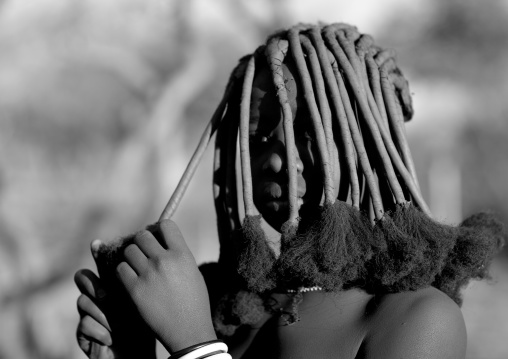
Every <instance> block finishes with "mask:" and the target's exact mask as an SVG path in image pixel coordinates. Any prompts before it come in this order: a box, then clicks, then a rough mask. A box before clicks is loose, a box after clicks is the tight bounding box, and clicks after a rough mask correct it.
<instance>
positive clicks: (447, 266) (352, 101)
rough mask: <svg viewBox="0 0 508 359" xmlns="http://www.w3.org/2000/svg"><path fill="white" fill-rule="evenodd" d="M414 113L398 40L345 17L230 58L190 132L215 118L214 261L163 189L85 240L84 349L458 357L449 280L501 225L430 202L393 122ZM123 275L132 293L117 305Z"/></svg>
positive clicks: (457, 316) (460, 341) (472, 273)
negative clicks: (393, 44)
mask: <svg viewBox="0 0 508 359" xmlns="http://www.w3.org/2000/svg"><path fill="white" fill-rule="evenodd" d="M412 114H413V110H412V106H411V97H410V92H409V89H408V85H407V81H406V80H405V78H404V77H403V75H402V73H401V71H400V69H399V68H398V67H397V66H396V64H395V61H394V55H393V52H392V51H389V50H384V49H382V48H380V47H378V46H377V45H375V44H374V43H373V40H372V38H371V37H370V36H368V35H363V34H360V33H359V32H358V31H357V30H356V28H354V27H352V26H349V25H347V24H331V25H315V26H313V25H302V24H299V25H296V26H294V27H292V28H291V29H288V30H286V31H281V32H278V33H276V34H274V35H272V36H270V37H269V39H268V40H267V43H266V44H265V45H263V46H261V47H260V48H258V49H257V50H256V51H255V52H254V53H253V54H252V55H249V56H246V57H245V58H243V59H241V60H240V64H239V66H238V67H237V68H236V69H235V70H234V71H233V74H232V77H231V80H230V83H229V84H228V87H227V89H226V94H225V97H224V100H223V101H222V102H221V104H220V105H219V108H218V110H217V111H216V114H215V115H214V118H212V121H211V122H210V125H209V128H208V130H207V131H208V132H206V133H205V136H204V137H203V138H204V139H207V138H208V137H209V136H210V134H211V133H213V132H214V131H216V132H217V138H216V160H215V171H214V183H215V198H216V209H217V218H218V229H219V237H220V241H221V255H220V258H219V261H218V263H217V264H208V265H205V266H203V267H202V268H201V269H202V270H201V272H200V271H199V270H198V267H197V265H196V262H195V260H194V258H193V256H192V254H191V253H190V251H189V249H188V248H187V246H186V244H185V241H184V239H183V237H182V235H181V234H180V232H179V230H178V227H177V225H176V224H175V223H174V222H172V221H170V220H167V219H165V218H166V217H168V215H170V213H171V211H172V210H173V209H174V208H175V207H176V202H175V201H173V200H172V201H171V202H170V205H169V206H168V208H169V212H168V211H165V212H164V213H163V216H162V219H161V220H160V221H159V222H158V223H156V224H155V225H153V226H150V227H149V228H148V230H145V231H142V232H139V233H137V234H135V235H133V236H131V237H129V238H128V239H126V240H124V241H123V242H122V243H120V244H115V245H104V244H102V243H100V242H94V243H93V244H92V252H93V254H94V257H95V258H96V260H97V261H98V266H99V274H100V279H99V277H98V276H96V275H95V274H94V273H92V272H91V271H89V270H81V271H79V272H78V273H76V277H75V279H76V283H77V285H78V287H79V288H80V290H81V292H82V295H81V296H80V297H79V299H78V309H79V311H80V314H81V320H80V323H79V326H78V333H77V336H78V342H79V344H80V346H81V348H82V349H83V350H84V351H85V353H86V354H87V355H88V356H89V357H91V358H92V357H95V358H124V357H125V358H130V357H132V358H135V357H143V358H150V357H154V356H155V352H154V345H153V344H154V338H157V339H158V340H160V341H161V343H162V344H163V345H164V346H165V347H166V348H167V349H168V351H169V352H170V353H172V357H177V358H180V357H185V358H205V357H210V358H222V357H228V355H231V356H232V357H233V358H378V359H381V358H399V357H400V358H429V359H430V358H463V357H464V355H465V348H466V332H465V326H464V321H463V318H462V314H461V312H460V308H459V306H458V305H460V304H461V297H460V288H461V287H462V286H464V285H465V284H466V283H467V282H468V281H469V280H470V279H471V278H484V277H485V276H487V266H488V263H489V261H490V259H491V258H492V256H493V255H494V254H495V253H496V251H497V250H499V248H500V246H501V243H502V226H501V225H500V224H499V223H498V222H497V221H496V220H495V219H493V218H492V217H490V216H489V215H487V214H478V215H475V216H473V217H471V218H469V219H467V220H466V221H464V222H463V224H461V226H459V227H451V226H447V225H442V224H439V223H437V222H435V221H434V220H432V219H431V218H430V213H429V211H428V208H427V206H426V204H425V202H424V200H423V199H422V196H421V193H420V190H419V185H418V181H417V178H416V174H415V171H414V166H413V163H412V159H411V155H410V153H409V147H408V145H407V142H406V138H405V131H404V128H403V126H404V121H407V120H409V119H410V118H411V117H412ZM238 137H239V143H240V157H241V174H242V183H243V186H242V189H241V191H242V194H243V205H244V213H245V215H244V218H243V220H241V219H240V212H241V211H240V210H239V209H238V198H237V188H236V177H235V163H236V146H237V138H238ZM200 147H203V146H200ZM199 151H200V150H199V148H198V152H199ZM198 157H199V156H198ZM193 161H194V160H193ZM193 167H195V163H194V162H193V163H191V165H190V166H189V168H190V170H189V171H192V168H193ZM189 173H190V172H189ZM188 177H189V176H184V179H185V178H188ZM184 181H187V179H185V180H184ZM182 187H183V188H184V187H185V185H183V186H182ZM179 188H180V187H179ZM179 191H180V189H178V190H177V193H176V195H175V196H174V198H179V195H178V194H179ZM176 201H178V200H176ZM263 221H265V222H266V223H267V224H268V225H269V226H271V227H273V228H274V229H275V230H277V231H278V232H280V233H281V240H280V243H271V242H270V241H268V240H267V238H266V235H265V233H264V230H263V228H264V227H263V225H262V222H263ZM108 253H109V254H108ZM111 253H116V254H118V256H117V257H115V256H112V255H111ZM104 258H106V259H105V260H106V261H108V260H109V261H110V262H109V264H107V265H108V266H109V267H110V268H111V267H113V268H114V269H115V271H116V274H117V278H118V280H119V282H120V283H121V287H115V284H114V283H113V282H114V281H112V280H109V279H108V278H109V277H110V276H111V274H108V272H107V271H106V270H101V268H104V267H105V265H104V263H103V262H104ZM101 272H102V273H101ZM205 279H206V284H205ZM112 283H113V284H112ZM124 290H125V293H126V296H125V297H124V301H125V300H128V301H129V305H131V304H133V306H132V308H130V309H129V308H128V309H125V308H124V309H122V310H119V309H118V308H115V307H118V306H119V305H120V304H122V303H120V301H121V300H122V299H121V293H122V292H123V291H124ZM125 293H124V294H125ZM211 308H212V309H211ZM217 336H219V337H220V338H222V339H223V340H224V341H225V342H226V344H227V346H228V348H225V346H223V344H221V343H220V342H218V341H217ZM226 350H228V352H229V354H226V353H225V352H226Z"/></svg>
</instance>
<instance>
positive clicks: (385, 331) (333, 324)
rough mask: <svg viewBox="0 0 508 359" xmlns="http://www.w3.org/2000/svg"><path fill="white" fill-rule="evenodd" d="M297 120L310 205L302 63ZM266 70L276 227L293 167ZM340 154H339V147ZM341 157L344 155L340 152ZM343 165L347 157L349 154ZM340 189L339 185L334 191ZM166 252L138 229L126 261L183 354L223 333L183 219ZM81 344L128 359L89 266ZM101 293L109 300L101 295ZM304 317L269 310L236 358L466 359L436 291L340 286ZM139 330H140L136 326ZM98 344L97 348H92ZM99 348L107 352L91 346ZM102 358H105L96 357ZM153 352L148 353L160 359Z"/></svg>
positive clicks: (462, 340)
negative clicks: (379, 291) (376, 291)
mask: <svg viewBox="0 0 508 359" xmlns="http://www.w3.org/2000/svg"><path fill="white" fill-rule="evenodd" d="M283 70H284V74H285V76H286V78H287V80H288V81H287V84H288V88H289V90H290V91H289V92H288V95H289V100H290V104H291V107H292V110H294V111H293V117H294V118H293V120H294V123H295V140H296V147H297V150H298V154H297V165H298V195H299V197H300V204H301V209H300V210H301V211H300V213H302V212H303V213H305V211H306V210H312V209H315V208H316V207H317V206H318V205H319V204H320V203H321V202H322V174H321V170H320V165H319V155H318V153H317V151H316V146H315V144H314V143H313V141H314V140H313V129H312V125H311V121H310V119H309V118H308V115H307V113H306V111H305V110H302V109H304V108H305V106H304V105H303V104H302V99H301V92H299V91H300V88H299V85H298V83H297V81H296V80H295V77H294V76H293V73H294V70H293V68H292V67H291V66H290V67H287V66H284V67H283ZM269 81H271V80H270V77H269V74H268V72H267V71H261V72H260V73H259V74H258V75H257V76H256V78H255V81H254V88H253V92H252V104H251V124H250V134H251V166H252V178H253V185H254V186H253V188H254V198H255V205H256V207H257V208H258V210H259V211H260V213H261V214H262V215H263V217H264V218H265V219H266V220H267V222H268V223H269V224H270V225H271V226H272V227H274V228H275V229H280V226H281V224H282V223H283V222H284V221H285V220H286V219H287V216H288V211H287V200H286V199H287V185H286V183H287V174H286V168H285V160H284V157H285V155H284V153H285V152H284V134H283V131H282V128H281V122H282V118H281V111H280V108H279V106H278V103H277V99H276V97H275V94H274V93H273V91H270V90H269V88H270V86H268V84H269ZM338 152H340V151H338ZM334 157H335V158H339V159H340V157H339V156H338V155H337V156H334ZM340 162H341V161H336V162H335V163H334V164H333V167H334V169H335V171H334V180H335V183H336V184H344V183H345V182H346V181H343V180H342V178H341V174H342V173H344V172H346V171H340ZM342 162H343V161H342ZM335 190H336V193H340V192H341V191H340V187H339V186H337V188H336V189H335ZM160 226H161V233H162V240H163V241H164V242H163V243H166V245H167V248H168V249H164V248H163V247H162V246H161V245H160V244H159V243H158V241H157V239H155V237H154V236H153V235H152V234H151V233H149V232H146V231H145V232H141V233H139V234H138V235H137V236H136V238H135V241H134V244H132V245H130V246H129V247H127V249H126V250H125V262H122V263H121V264H120V265H119V266H118V268H117V271H118V278H119V280H120V281H121V282H122V283H123V284H124V286H125V288H126V290H127V292H128V294H129V296H130V297H131V299H132V300H133V302H134V304H135V306H136V308H137V309H138V311H139V313H140V315H141V317H142V319H143V320H144V321H145V322H146V323H147V325H148V327H149V328H150V329H151V330H152V331H153V333H154V334H155V336H156V337H157V338H158V339H159V340H160V341H161V343H162V344H163V345H164V346H165V347H166V348H167V349H168V350H169V351H170V352H174V351H177V350H180V349H182V348H185V347H188V346H190V345H193V344H197V343H200V342H204V341H208V340H212V339H215V338H216V336H215V333H214V331H213V325H212V321H211V314H210V307H209V304H208V293H207V289H206V286H205V284H204V281H203V278H202V276H201V274H200V272H199V270H198V267H197V265H196V262H195V260H194V258H193V256H192V254H191V252H190V250H189V249H188V247H187V246H186V244H185V241H184V239H183V237H182V235H181V233H180V231H179V230H178V227H177V225H176V224H175V223H174V222H172V221H170V220H166V221H162V222H161V223H160ZM76 283H77V285H78V288H79V289H80V291H81V293H82V295H81V296H80V298H79V299H78V308H79V313H80V318H81V319H80V323H79V326H78V332H77V336H78V343H79V345H80V347H81V348H82V349H83V351H84V352H85V353H87V355H88V356H89V357H90V358H99V359H104V358H108V359H109V358H123V357H128V356H122V355H120V354H117V353H121V352H122V351H121V350H118V348H121V347H122V346H123V345H124V344H125V343H121V342H120V343H118V342H114V341H112V340H111V338H112V336H111V330H110V328H111V326H110V325H109V324H111V323H108V320H107V318H106V317H105V316H104V314H103V312H102V311H101V302H102V301H104V300H105V299H104V298H107V294H106V295H102V294H103V293H104V291H105V289H106V288H101V286H100V280H99V278H97V277H96V276H95V274H93V273H92V272H90V271H88V270H82V271H80V272H78V273H77V274H76ZM272 297H273V299H274V301H273V302H274V303H275V304H274V307H273V309H274V310H275V311H277V310H278V309H279V308H282V309H283V310H288V308H289V307H290V306H291V302H292V298H291V296H289V295H286V294H277V293H275V294H273V295H272ZM101 298H102V299H101ZM299 315H300V316H301V320H300V321H299V322H298V323H295V324H293V325H291V326H287V325H285V321H284V319H283V318H282V317H280V316H279V315H269V314H267V315H266V316H265V317H264V318H263V319H262V320H261V321H260V322H259V323H258V324H257V325H255V326H253V328H252V329H250V330H249V331H247V332H243V333H242V334H241V335H237V336H235V337H233V338H231V339H229V340H228V341H227V344H228V346H229V352H230V353H231V355H232V356H233V358H242V359H248V358H306V359H308V358H340V359H353V358H356V359H396V358H404V359H461V358H464V356H465V349H466V330H465V324H464V320H463V317H462V313H461V311H460V309H459V307H458V306H457V305H456V304H455V303H454V302H453V301H452V300H451V299H450V298H449V297H447V296H446V295H445V294H444V293H442V292H440V291H439V290H437V289H435V288H432V287H430V288H426V289H422V290H418V291H414V292H404V293H394V294H388V295H382V296H381V295H377V296H376V295H371V294H367V293H365V292H363V291H361V290H357V289H352V290H347V291H342V292H339V293H322V292H310V293H305V294H304V299H303V302H302V303H301V304H300V305H299ZM133 330H134V329H133ZM91 343H98V345H91ZM93 348H98V349H94V350H95V352H97V353H98V354H93V353H91V349H93ZM93 355H96V356H93ZM153 355H154V353H153V352H147V353H146V355H145V356H143V357H145V358H151V357H153Z"/></svg>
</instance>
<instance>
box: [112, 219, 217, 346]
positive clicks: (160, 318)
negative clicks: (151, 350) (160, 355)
mask: <svg viewBox="0 0 508 359" xmlns="http://www.w3.org/2000/svg"><path fill="white" fill-rule="evenodd" d="M158 226H159V228H156V229H155V230H154V231H153V233H156V235H157V236H158V237H159V236H160V238H157V239H156V238H155V236H154V234H152V233H151V232H149V231H143V232H140V233H139V234H137V235H136V236H135V238H134V243H133V244H130V245H129V246H127V247H126V248H125V251H124V258H125V262H121V263H120V264H119V265H118V267H117V274H118V277H119V279H120V281H121V282H122V283H123V285H124V286H125V289H126V291H127V293H128V294H129V296H130V297H131V299H132V301H133V302H134V304H135V306H136V307H137V309H138V311H139V314H140V315H141V317H142V318H143V320H144V321H145V322H146V323H147V325H148V326H149V327H150V328H151V330H152V331H153V332H154V333H155V335H156V336H157V338H158V339H159V340H160V341H161V343H162V344H163V345H164V346H165V347H166V349H168V351H169V352H170V353H171V352H175V351H178V350H180V349H183V348H186V347H188V346H191V345H194V344H196V343H200V342H205V341H209V340H213V339H216V335H215V332H214V329H213V325H212V319H211V315H210V305H209V300H208V292H207V289H206V285H205V282H204V280H203V277H202V275H201V273H200V272H199V269H198V267H197V265H196V261H195V259H194V257H193V255H192V253H191V252H190V250H189V248H188V247H187V245H186V244H185V240H184V239H183V236H182V234H181V233H180V230H179V229H178V227H177V225H176V224H175V223H174V222H172V221H170V220H163V221H161V222H160V223H159V224H158Z"/></svg>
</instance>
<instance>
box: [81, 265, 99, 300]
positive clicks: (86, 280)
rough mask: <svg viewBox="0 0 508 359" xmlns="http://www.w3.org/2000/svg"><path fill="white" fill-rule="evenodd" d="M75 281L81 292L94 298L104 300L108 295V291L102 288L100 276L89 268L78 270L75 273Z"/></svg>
mask: <svg viewBox="0 0 508 359" xmlns="http://www.w3.org/2000/svg"><path fill="white" fill-rule="evenodd" d="M74 283H76V285H77V286H78V289H79V291H80V292H81V293H83V294H85V295H87V296H89V297H90V298H92V299H96V300H103V299H104V298H105V297H106V291H105V290H104V288H102V286H101V282H100V279H99V277H97V276H96V275H95V273H94V272H92V271H91V270H89V269H81V270H79V271H77V272H76V274H75V275H74Z"/></svg>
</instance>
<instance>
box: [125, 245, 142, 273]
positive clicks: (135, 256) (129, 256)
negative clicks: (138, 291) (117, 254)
mask: <svg viewBox="0 0 508 359" xmlns="http://www.w3.org/2000/svg"><path fill="white" fill-rule="evenodd" d="M123 256H124V258H125V261H126V262H127V263H128V264H129V265H130V267H131V268H132V269H134V271H135V272H136V274H137V275H141V274H143V273H145V270H146V267H147V266H148V258H146V256H145V255H144V253H143V252H142V251H141V249H139V247H138V246H137V245H135V244H129V245H128V246H127V247H126V248H125V249H124V251H123Z"/></svg>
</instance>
